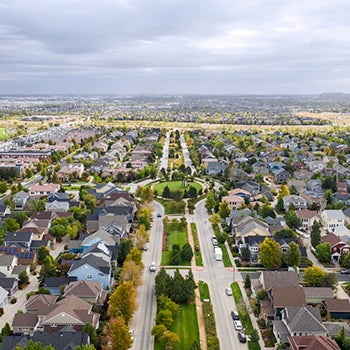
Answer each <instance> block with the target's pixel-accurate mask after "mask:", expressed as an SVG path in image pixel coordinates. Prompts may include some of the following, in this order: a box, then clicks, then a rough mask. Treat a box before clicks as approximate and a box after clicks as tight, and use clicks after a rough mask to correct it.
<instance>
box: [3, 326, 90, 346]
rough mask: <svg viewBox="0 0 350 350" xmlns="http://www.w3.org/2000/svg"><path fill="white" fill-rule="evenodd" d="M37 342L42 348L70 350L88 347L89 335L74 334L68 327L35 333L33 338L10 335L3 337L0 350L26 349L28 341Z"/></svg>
mask: <svg viewBox="0 0 350 350" xmlns="http://www.w3.org/2000/svg"><path fill="white" fill-rule="evenodd" d="M30 340H31V341H33V342H34V343H36V342H39V343H40V344H42V345H43V346H45V347H46V346H49V345H50V346H52V347H53V349H61V350H72V349H76V348H77V346H80V345H88V344H89V343H90V341H89V335H88V334H87V333H82V332H76V331H74V330H73V329H71V328H70V327H68V328H65V329H62V331H60V332H42V331H36V332H34V335H33V336H29V335H21V336H19V335H10V336H4V337H3V340H2V343H1V344H0V349H1V350H17V349H18V347H19V346H21V348H24V347H26V345H28V343H29V341H30Z"/></svg>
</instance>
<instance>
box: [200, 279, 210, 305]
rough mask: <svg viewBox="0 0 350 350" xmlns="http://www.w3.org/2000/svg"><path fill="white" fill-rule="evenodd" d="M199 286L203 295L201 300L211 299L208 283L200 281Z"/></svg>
mask: <svg viewBox="0 0 350 350" xmlns="http://www.w3.org/2000/svg"><path fill="white" fill-rule="evenodd" d="M198 288H199V295H200V296H201V301H204V300H210V294H209V287H208V285H207V284H206V283H205V282H203V281H199V283H198Z"/></svg>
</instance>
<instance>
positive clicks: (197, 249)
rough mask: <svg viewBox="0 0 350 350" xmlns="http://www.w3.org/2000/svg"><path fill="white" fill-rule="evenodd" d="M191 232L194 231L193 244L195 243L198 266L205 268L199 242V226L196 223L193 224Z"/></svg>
mask: <svg viewBox="0 0 350 350" xmlns="http://www.w3.org/2000/svg"><path fill="white" fill-rule="evenodd" d="M191 231H192V237H193V243H194V256H195V260H196V265H197V266H203V259H202V253H201V249H200V246H199V241H198V232H197V226H196V224H195V223H191Z"/></svg>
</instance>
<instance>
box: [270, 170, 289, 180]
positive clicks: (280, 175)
mask: <svg viewBox="0 0 350 350" xmlns="http://www.w3.org/2000/svg"><path fill="white" fill-rule="evenodd" d="M272 175H273V176H274V178H275V181H276V183H281V182H284V181H286V180H289V179H290V178H291V177H292V174H291V173H290V172H289V171H287V170H285V169H277V170H274V171H272Z"/></svg>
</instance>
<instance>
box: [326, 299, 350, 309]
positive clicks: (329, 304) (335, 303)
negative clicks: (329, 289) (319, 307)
mask: <svg viewBox="0 0 350 350" xmlns="http://www.w3.org/2000/svg"><path fill="white" fill-rule="evenodd" d="M324 303H325V305H326V309H327V311H329V312H350V302H349V300H348V299H327V300H325V301H324Z"/></svg>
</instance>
